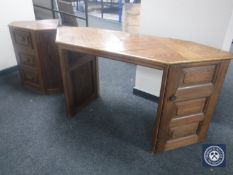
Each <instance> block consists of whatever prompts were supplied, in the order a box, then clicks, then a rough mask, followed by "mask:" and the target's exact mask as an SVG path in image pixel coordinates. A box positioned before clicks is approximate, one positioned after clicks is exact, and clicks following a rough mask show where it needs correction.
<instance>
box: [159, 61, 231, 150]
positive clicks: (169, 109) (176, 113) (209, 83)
mask: <svg viewBox="0 0 233 175" xmlns="http://www.w3.org/2000/svg"><path fill="white" fill-rule="evenodd" d="M228 64H229V61H224V62H212V63H203V64H200V63H196V64H187V65H175V66H172V67H171V68H170V70H169V75H168V77H169V78H168V80H167V82H168V86H167V93H166V95H165V97H164V98H165V101H164V104H163V105H164V106H163V113H162V117H161V123H160V131H159V134H158V138H159V141H158V142H157V149H158V150H159V151H164V150H170V149H175V148H178V147H182V146H186V145H190V144H193V143H196V142H198V141H200V140H203V139H204V138H205V135H206V132H207V130H208V125H209V123H210V120H211V117H212V114H213V112H214V108H215V106H216V103H217V98H218V95H219V92H220V89H221V86H222V84H223V80H224V76H225V74H226V71H227V67H228Z"/></svg>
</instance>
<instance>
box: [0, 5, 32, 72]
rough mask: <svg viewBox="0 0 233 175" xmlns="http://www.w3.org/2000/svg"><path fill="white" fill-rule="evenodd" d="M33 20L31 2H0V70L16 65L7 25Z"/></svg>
mask: <svg viewBox="0 0 233 175" xmlns="http://www.w3.org/2000/svg"><path fill="white" fill-rule="evenodd" d="M34 19H35V17H34V11H33V6H32V1H31V0H20V1H0V39H1V41H0V51H1V52H0V70H2V69H5V68H8V67H11V66H14V65H16V58H15V54H14V50H13V46H12V42H11V38H10V33H9V30H8V24H9V23H10V22H12V21H19V20H34Z"/></svg>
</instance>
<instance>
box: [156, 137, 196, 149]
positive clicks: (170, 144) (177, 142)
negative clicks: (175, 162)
mask: <svg viewBox="0 0 233 175" xmlns="http://www.w3.org/2000/svg"><path fill="white" fill-rule="evenodd" d="M197 142H198V136H197V135H196V134H194V135H190V136H186V137H181V138H179V139H173V140H169V141H167V143H166V144H165V146H164V147H163V144H161V143H159V144H158V145H159V147H163V149H164V151H169V150H173V149H176V148H180V147H184V146H187V145H191V144H194V143H197Z"/></svg>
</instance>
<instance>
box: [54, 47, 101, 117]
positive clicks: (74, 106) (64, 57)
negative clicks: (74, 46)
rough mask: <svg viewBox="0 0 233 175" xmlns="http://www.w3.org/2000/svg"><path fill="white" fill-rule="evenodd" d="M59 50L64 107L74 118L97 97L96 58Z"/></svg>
mask: <svg viewBox="0 0 233 175" xmlns="http://www.w3.org/2000/svg"><path fill="white" fill-rule="evenodd" d="M59 50H60V59H61V70H62V77H63V86H64V96H65V100H66V107H67V111H68V114H69V115H70V116H74V115H75V114H76V113H77V112H79V111H80V110H81V109H82V108H84V107H85V106H86V105H88V104H89V103H90V102H91V101H93V100H95V99H96V98H97V96H98V82H97V81H98V72H97V58H96V57H95V56H93V55H87V54H83V53H77V52H72V51H67V50H61V49H59Z"/></svg>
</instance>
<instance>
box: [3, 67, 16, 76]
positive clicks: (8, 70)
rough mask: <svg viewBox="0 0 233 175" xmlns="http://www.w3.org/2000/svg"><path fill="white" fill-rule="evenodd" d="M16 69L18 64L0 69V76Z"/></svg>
mask: <svg viewBox="0 0 233 175" xmlns="http://www.w3.org/2000/svg"><path fill="white" fill-rule="evenodd" d="M16 70H18V66H12V67H9V68H6V69H3V70H0V76H1V75H5V74H7V73H11V72H14V71H16Z"/></svg>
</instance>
